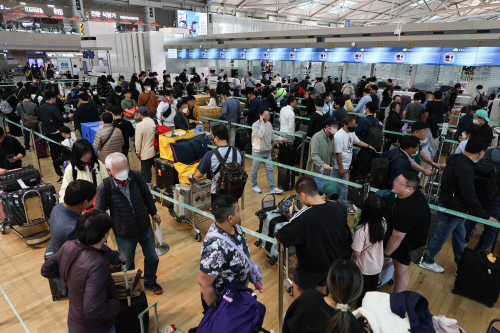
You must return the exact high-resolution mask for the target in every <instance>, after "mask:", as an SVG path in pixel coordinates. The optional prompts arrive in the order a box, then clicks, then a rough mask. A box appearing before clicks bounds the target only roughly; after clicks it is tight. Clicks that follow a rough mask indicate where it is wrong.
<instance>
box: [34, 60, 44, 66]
mask: <svg viewBox="0 0 500 333" xmlns="http://www.w3.org/2000/svg"><path fill="white" fill-rule="evenodd" d="M36 64H37V65H38V67H43V65H44V63H43V58H36Z"/></svg>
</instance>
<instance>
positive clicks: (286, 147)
mask: <svg viewBox="0 0 500 333" xmlns="http://www.w3.org/2000/svg"><path fill="white" fill-rule="evenodd" d="M297 141H298V140H297ZM297 153H298V151H297V148H296V147H295V146H294V145H293V144H291V143H289V142H286V143H284V144H282V145H280V148H279V153H278V162H279V163H281V164H284V165H289V166H294V165H295V161H296V159H297V156H296V155H297ZM299 155H300V154H299Z"/></svg>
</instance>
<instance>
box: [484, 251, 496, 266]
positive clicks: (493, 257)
mask: <svg viewBox="0 0 500 333" xmlns="http://www.w3.org/2000/svg"><path fill="white" fill-rule="evenodd" d="M486 257H487V258H488V260H489V261H490V262H491V263H493V264H494V263H495V261H497V257H495V256H494V255H493V253H490V254H488V255H487V256H486Z"/></svg>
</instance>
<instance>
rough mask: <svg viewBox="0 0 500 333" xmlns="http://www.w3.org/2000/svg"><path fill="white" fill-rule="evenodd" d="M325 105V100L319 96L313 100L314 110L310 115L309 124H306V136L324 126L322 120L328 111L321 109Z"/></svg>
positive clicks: (310, 135) (311, 134)
mask: <svg viewBox="0 0 500 333" xmlns="http://www.w3.org/2000/svg"><path fill="white" fill-rule="evenodd" d="M324 105H325V101H324V100H322V99H321V98H316V99H315V100H314V107H315V108H316V111H315V112H314V113H313V114H312V115H311V120H310V121H309V125H308V126H307V136H309V137H311V138H312V136H313V135H314V134H316V133H318V132H319V131H321V130H322V129H323V128H324V126H323V122H324V121H325V119H326V118H327V117H328V116H329V114H328V113H326V112H324V111H323V106H324Z"/></svg>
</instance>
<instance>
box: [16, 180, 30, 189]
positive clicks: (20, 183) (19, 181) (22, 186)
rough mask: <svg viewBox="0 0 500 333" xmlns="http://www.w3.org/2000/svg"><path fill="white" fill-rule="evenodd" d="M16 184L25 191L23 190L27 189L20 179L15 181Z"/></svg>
mask: <svg viewBox="0 0 500 333" xmlns="http://www.w3.org/2000/svg"><path fill="white" fill-rule="evenodd" d="M17 183H18V184H19V185H20V186H21V188H23V189H25V188H28V186H26V184H25V183H24V182H23V180H22V179H18V180H17Z"/></svg>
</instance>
